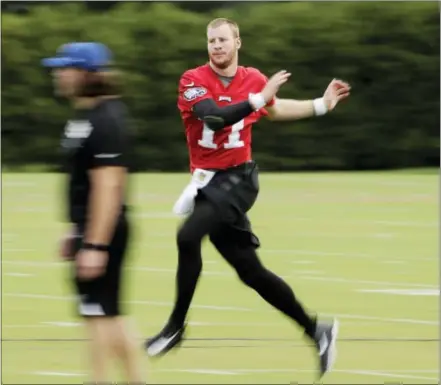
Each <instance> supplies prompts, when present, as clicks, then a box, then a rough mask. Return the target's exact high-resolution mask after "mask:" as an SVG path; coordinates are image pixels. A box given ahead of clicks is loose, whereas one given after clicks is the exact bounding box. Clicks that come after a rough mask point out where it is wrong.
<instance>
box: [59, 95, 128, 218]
mask: <svg viewBox="0 0 441 385" xmlns="http://www.w3.org/2000/svg"><path fill="white" fill-rule="evenodd" d="M61 146H62V148H63V151H64V152H65V155H66V156H67V158H66V171H67V173H68V176H69V178H68V199H67V200H68V202H67V203H68V211H69V213H68V219H69V221H70V222H73V223H78V224H84V223H85V221H86V216H87V210H88V207H87V205H88V200H89V193H90V180H89V170H91V169H93V168H95V167H101V166H123V167H127V168H128V169H129V170H130V165H129V161H128V159H129V152H130V127H129V115H128V112H127V109H126V106H125V104H124V103H123V102H122V101H121V99H119V98H118V99H106V100H103V101H101V102H100V103H99V104H98V105H97V106H96V107H95V108H93V109H87V110H86V109H85V110H77V111H76V114H75V117H74V119H71V120H69V121H68V122H67V124H66V127H65V131H64V135H63V138H62V141H61ZM125 211H126V205H125V203H124V202H123V203H122V205H121V214H123V213H124V212H125Z"/></svg>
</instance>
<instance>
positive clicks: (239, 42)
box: [236, 37, 242, 49]
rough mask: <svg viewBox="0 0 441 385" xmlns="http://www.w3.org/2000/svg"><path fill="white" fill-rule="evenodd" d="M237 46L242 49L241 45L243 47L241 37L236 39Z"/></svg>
mask: <svg viewBox="0 0 441 385" xmlns="http://www.w3.org/2000/svg"><path fill="white" fill-rule="evenodd" d="M236 47H237V49H240V47H242V40H241V39H240V37H238V38H237V39H236Z"/></svg>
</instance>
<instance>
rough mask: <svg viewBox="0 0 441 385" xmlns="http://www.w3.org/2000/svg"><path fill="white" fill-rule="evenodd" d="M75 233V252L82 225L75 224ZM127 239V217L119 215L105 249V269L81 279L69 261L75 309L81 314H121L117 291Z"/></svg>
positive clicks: (109, 315) (119, 288) (118, 290)
mask: <svg viewBox="0 0 441 385" xmlns="http://www.w3.org/2000/svg"><path fill="white" fill-rule="evenodd" d="M78 230H79V231H78V232H79V234H78V235H79V236H78V238H76V242H75V253H77V252H78V251H79V249H80V247H81V243H82V241H83V237H82V236H83V234H84V226H82V225H78ZM128 241H129V224H128V221H127V218H125V217H121V218H120V219H119V221H118V224H117V226H116V229H115V233H114V236H113V238H112V241H111V244H110V250H109V258H108V263H107V267H106V271H105V273H104V274H103V275H102V276H100V277H97V278H94V279H92V280H82V279H80V278H79V277H78V276H77V274H76V273H77V271H76V266H75V264H74V265H73V282H74V285H75V290H76V293H77V295H78V300H77V302H76V303H77V309H78V313H79V314H80V316H82V317H97V316H98V317H99V316H101V317H114V316H118V315H120V314H121V308H120V295H121V281H122V269H123V263H124V261H125V257H126V251H127V244H128Z"/></svg>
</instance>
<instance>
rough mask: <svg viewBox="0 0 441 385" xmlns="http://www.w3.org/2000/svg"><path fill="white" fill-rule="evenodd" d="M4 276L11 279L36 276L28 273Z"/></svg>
mask: <svg viewBox="0 0 441 385" xmlns="http://www.w3.org/2000/svg"><path fill="white" fill-rule="evenodd" d="M3 275H6V276H9V277H20V278H23V277H33V276H34V275H35V274H28V273H3Z"/></svg>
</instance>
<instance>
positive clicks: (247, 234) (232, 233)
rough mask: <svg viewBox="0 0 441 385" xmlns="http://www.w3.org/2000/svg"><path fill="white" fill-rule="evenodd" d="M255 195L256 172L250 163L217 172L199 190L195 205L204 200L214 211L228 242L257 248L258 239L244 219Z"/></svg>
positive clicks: (257, 186) (256, 192) (254, 166)
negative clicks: (228, 239)
mask: <svg viewBox="0 0 441 385" xmlns="http://www.w3.org/2000/svg"><path fill="white" fill-rule="evenodd" d="M258 195H259V169H258V167H257V163H256V162H254V161H250V162H247V163H243V164H241V165H239V166H237V167H232V168H229V169H226V170H219V171H216V174H215V175H214V177H213V179H212V180H211V181H210V182H209V183H208V185H207V186H205V187H204V188H202V189H200V190H199V192H198V196H197V197H196V202H197V201H198V200H203V199H206V200H208V201H210V202H211V203H212V204H213V205H214V206H215V207H216V209H217V211H218V214H219V216H220V217H221V218H222V221H223V222H224V223H225V228H224V229H223V230H224V231H225V232H226V233H227V235H228V237H229V238H231V239H233V238H235V240H236V241H237V242H239V243H244V244H245V245H249V244H251V245H253V246H254V247H256V248H258V247H259V246H260V242H259V239H258V238H257V236H256V235H255V234H254V233H253V231H252V230H251V223H250V220H249V219H248V216H247V212H248V211H249V210H250V209H251V208H252V207H253V205H254V203H255V202H256V199H257V196H258ZM196 204H197V203H196Z"/></svg>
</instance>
